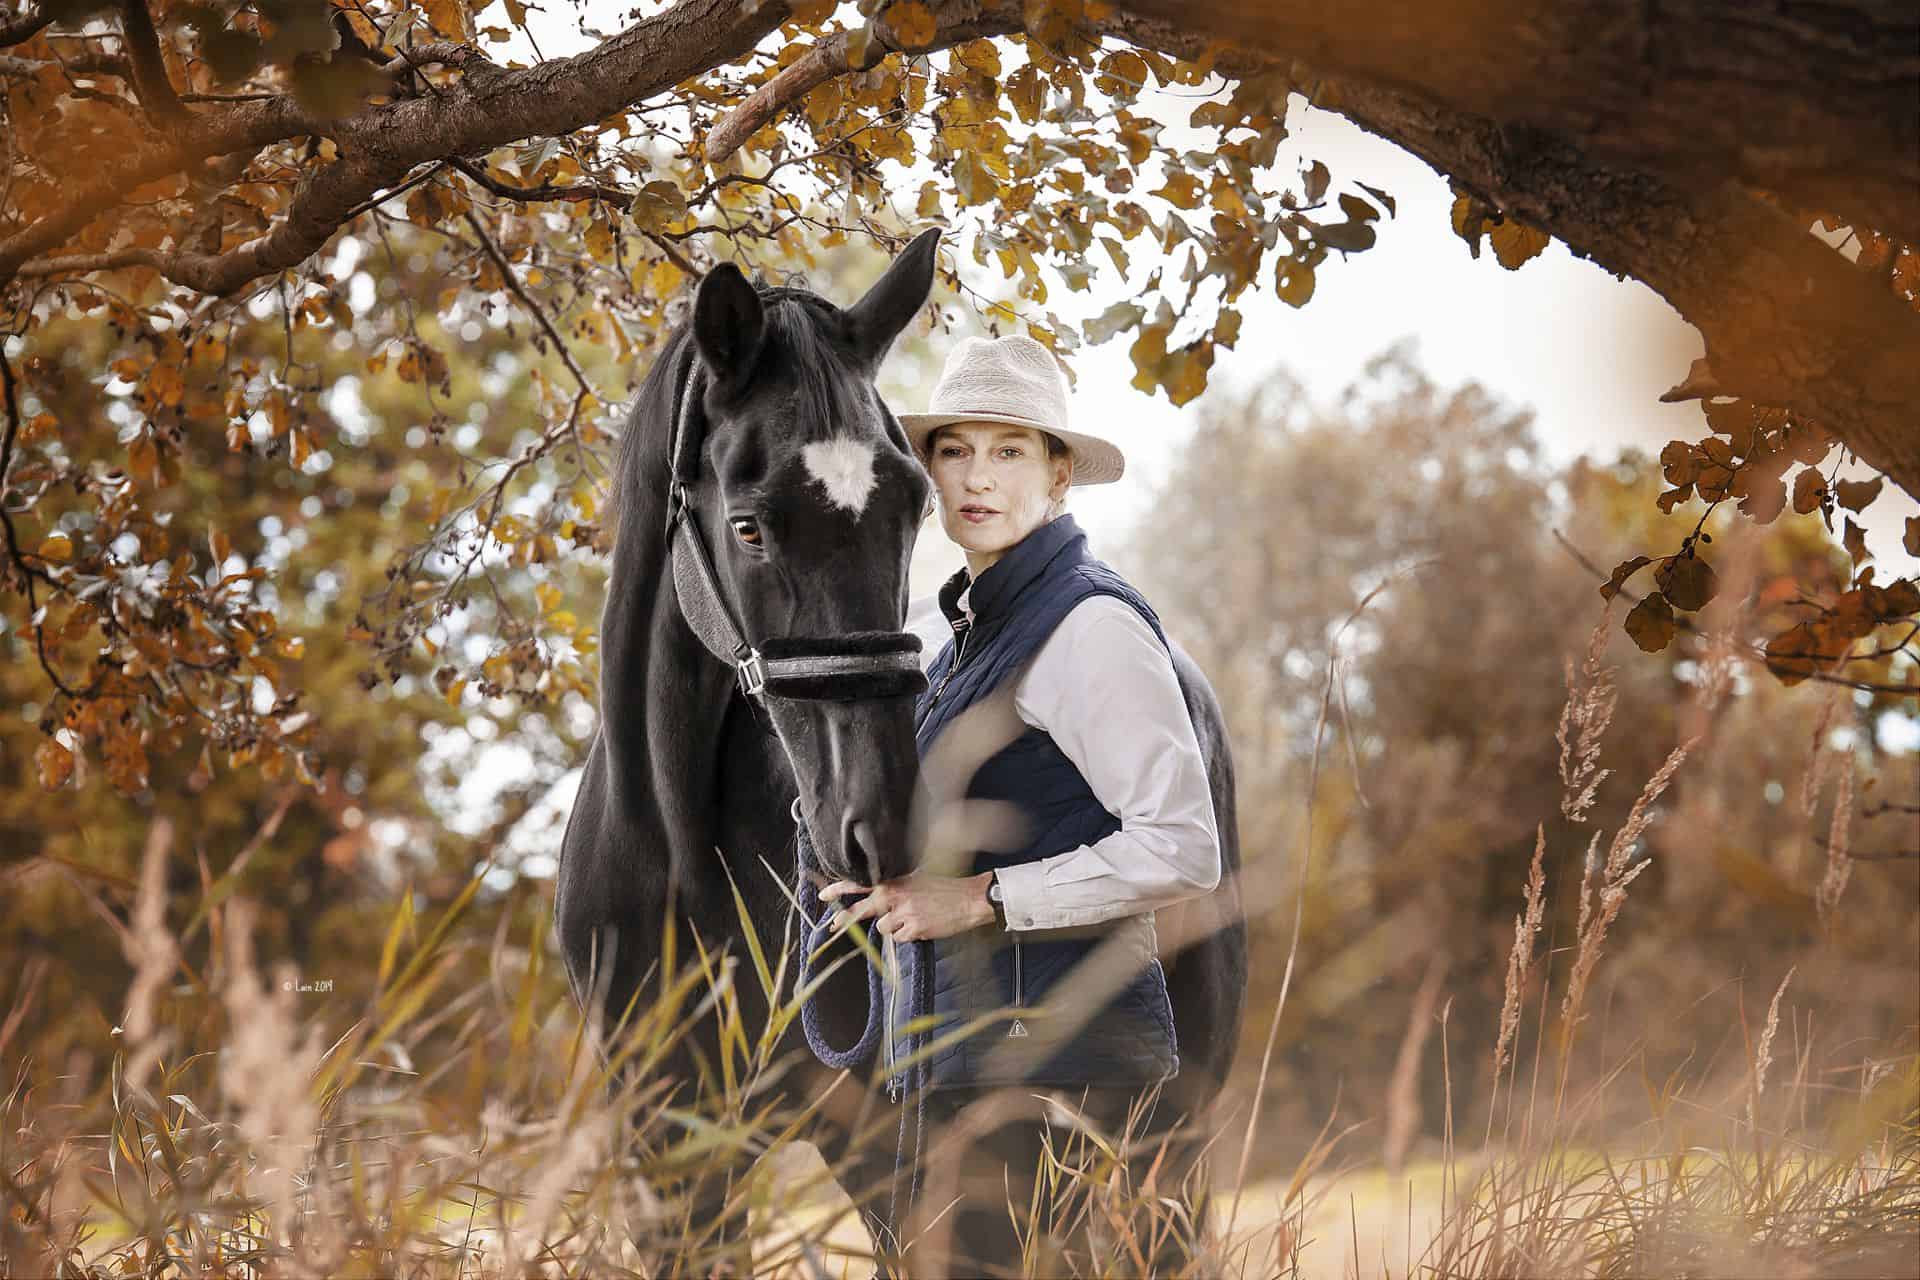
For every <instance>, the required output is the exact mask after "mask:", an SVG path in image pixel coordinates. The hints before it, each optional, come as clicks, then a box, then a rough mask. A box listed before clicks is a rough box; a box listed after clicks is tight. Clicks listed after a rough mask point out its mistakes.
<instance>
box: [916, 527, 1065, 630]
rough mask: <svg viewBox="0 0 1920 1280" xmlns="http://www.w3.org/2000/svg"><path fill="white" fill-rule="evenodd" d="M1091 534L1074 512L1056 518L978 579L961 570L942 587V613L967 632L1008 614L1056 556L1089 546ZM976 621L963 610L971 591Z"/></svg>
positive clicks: (956, 628) (955, 626)
mask: <svg viewBox="0 0 1920 1280" xmlns="http://www.w3.org/2000/svg"><path fill="white" fill-rule="evenodd" d="M1086 541H1087V535H1086V534H1085V533H1083V532H1081V530H1080V526H1079V524H1078V523H1077V522H1075V520H1074V518H1073V515H1072V514H1071V513H1066V514H1062V515H1059V516H1055V517H1054V518H1053V519H1052V520H1049V521H1048V522H1047V523H1046V524H1043V525H1041V526H1040V527H1039V528H1038V529H1035V530H1034V531H1033V532H1032V533H1029V534H1028V535H1027V536H1026V537H1024V538H1022V539H1021V540H1020V541H1019V542H1018V543H1016V544H1014V546H1013V548H1012V549H1011V550H1009V551H1008V552H1007V553H1006V554H1005V555H1003V556H1001V557H1000V558H999V559H998V560H996V561H994V562H993V563H992V564H990V565H988V566H987V567H986V569H985V570H984V571H983V572H982V573H981V574H980V576H979V578H978V579H975V578H973V577H972V576H971V575H970V574H969V572H968V571H967V570H966V569H965V568H961V569H960V570H959V571H958V572H956V573H955V574H954V575H953V576H952V577H951V578H948V579H947V581H946V583H945V584H944V585H943V586H942V587H941V588H940V597H939V598H940V611H941V612H942V613H944V614H946V615H947V621H948V623H950V624H951V625H952V627H953V629H954V630H955V631H964V630H966V629H967V627H968V626H970V625H972V624H973V623H978V622H982V621H985V620H987V619H989V618H993V617H997V616H998V615H1000V614H1003V613H1005V612H1006V611H1007V610H1008V609H1009V608H1011V607H1012V604H1013V602H1014V600H1016V599H1018V598H1019V596H1020V593H1021V592H1022V591H1023V590H1024V589H1025V588H1026V587H1027V585H1028V584H1029V583H1031V582H1032V581H1033V580H1034V579H1035V578H1038V577H1040V576H1041V574H1042V573H1044V572H1045V570H1046V567H1047V566H1048V565H1049V564H1051V563H1052V562H1053V559H1054V557H1055V556H1058V555H1060V554H1061V553H1062V552H1063V551H1067V550H1068V549H1069V548H1080V547H1084V546H1085V545H1086ZM969 587H971V588H972V590H971V591H970V592H968V598H967V603H968V605H969V606H971V609H972V613H973V618H972V621H971V622H969V620H968V618H967V615H966V613H965V612H963V611H962V610H961V608H960V595H961V593H962V592H967V591H968V588H969Z"/></svg>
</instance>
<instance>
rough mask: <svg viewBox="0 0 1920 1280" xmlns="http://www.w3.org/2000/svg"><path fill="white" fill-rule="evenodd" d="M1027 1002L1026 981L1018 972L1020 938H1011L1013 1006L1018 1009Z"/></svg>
mask: <svg viewBox="0 0 1920 1280" xmlns="http://www.w3.org/2000/svg"><path fill="white" fill-rule="evenodd" d="M1026 1003H1027V988H1026V983H1025V982H1024V981H1023V980H1022V978H1021V974H1020V939H1018V938H1015V939H1014V940H1013V1007H1014V1008H1016V1009H1018V1008H1021V1007H1023V1006H1024V1005H1025V1004H1026Z"/></svg>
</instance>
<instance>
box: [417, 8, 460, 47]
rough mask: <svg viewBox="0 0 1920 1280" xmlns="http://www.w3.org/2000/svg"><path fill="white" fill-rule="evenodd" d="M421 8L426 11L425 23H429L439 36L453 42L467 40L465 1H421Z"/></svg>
mask: <svg viewBox="0 0 1920 1280" xmlns="http://www.w3.org/2000/svg"><path fill="white" fill-rule="evenodd" d="M421 8H422V9H424V10H426V14H427V21H428V22H431V23H432V24H433V29H434V30H435V31H438V32H439V33H440V34H441V35H443V36H449V37H451V38H453V39H455V40H464V39H466V38H467V36H468V31H467V6H466V4H465V0H423V2H422V4H421Z"/></svg>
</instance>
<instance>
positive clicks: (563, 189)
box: [447, 160, 633, 210]
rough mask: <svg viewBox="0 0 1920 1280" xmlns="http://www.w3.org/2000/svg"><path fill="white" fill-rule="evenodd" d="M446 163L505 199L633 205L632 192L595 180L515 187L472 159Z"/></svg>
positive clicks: (624, 207)
mask: <svg viewBox="0 0 1920 1280" xmlns="http://www.w3.org/2000/svg"><path fill="white" fill-rule="evenodd" d="M447 163H448V164H450V165H452V166H453V167H454V168H455V169H458V170H459V171H460V172H461V173H464V174H466V175H467V177H469V178H471V179H473V181H474V182H476V183H478V184H479V185H480V186H482V187H484V188H486V189H487V190H488V191H491V192H492V193H493V194H494V195H497V196H503V197H505V198H506V199H508V200H518V201H520V202H522V203H525V204H537V203H539V202H541V201H543V200H564V201H569V202H578V201H581V200H603V201H605V202H606V203H608V204H610V205H612V206H613V207H614V208H616V209H621V210H625V209H630V208H632V207H633V193H632V192H629V191H621V190H619V189H618V188H616V187H603V186H600V185H599V184H597V183H588V182H569V183H566V184H564V185H558V186H556V185H553V184H548V185H546V186H541V187H516V186H513V185H511V184H509V183H505V182H502V181H500V180H499V179H498V178H496V177H494V176H493V175H492V174H491V173H488V172H487V170H486V168H485V167H484V166H482V165H479V164H476V163H474V162H473V161H471V160H450V161H448V162H447Z"/></svg>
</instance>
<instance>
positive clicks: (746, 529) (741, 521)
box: [727, 516, 760, 547]
mask: <svg viewBox="0 0 1920 1280" xmlns="http://www.w3.org/2000/svg"><path fill="white" fill-rule="evenodd" d="M727 523H728V524H730V525H732V526H733V531H734V533H736V534H738V535H739V537H740V541H742V542H744V543H746V544H747V545H748V546H750V547H757V546H759V545H760V526H759V525H757V524H755V523H754V522H753V521H752V520H749V519H748V518H747V517H745V516H734V517H732V518H730V519H729V520H728V521H727Z"/></svg>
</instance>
